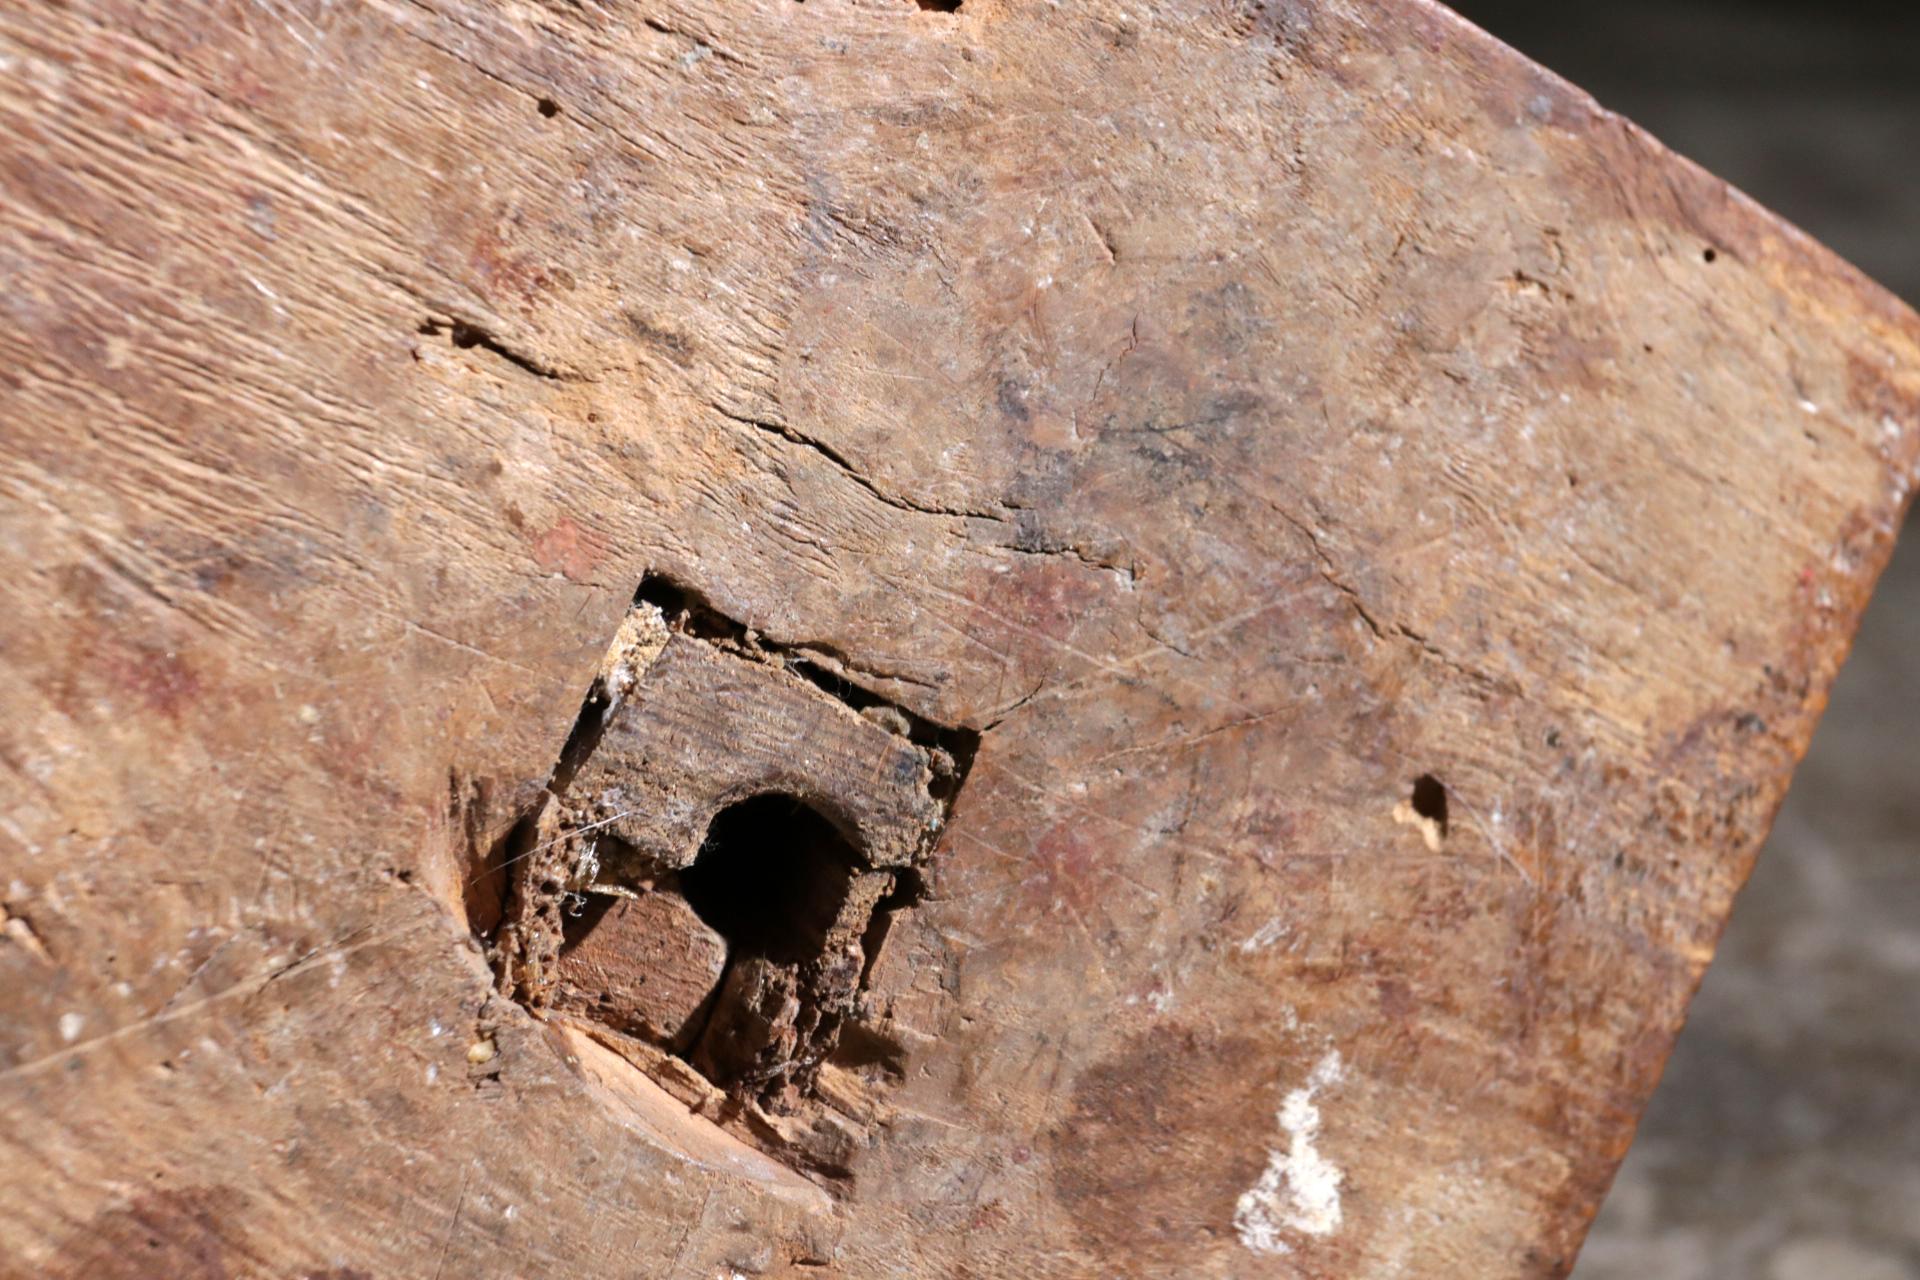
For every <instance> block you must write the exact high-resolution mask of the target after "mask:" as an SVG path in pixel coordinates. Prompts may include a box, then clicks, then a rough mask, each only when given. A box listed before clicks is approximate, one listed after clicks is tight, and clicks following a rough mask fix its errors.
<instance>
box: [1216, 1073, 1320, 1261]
mask: <svg viewBox="0 0 1920 1280" xmlns="http://www.w3.org/2000/svg"><path fill="white" fill-rule="evenodd" d="M1345 1078H1346V1070H1345V1067H1344V1066H1343V1065H1342V1064H1341V1061H1340V1052H1339V1050H1337V1049H1333V1050H1329V1051H1328V1052H1327V1054H1326V1056H1325V1057H1323V1058H1321V1059H1320V1062H1319V1064H1318V1065H1317V1066H1315V1067H1314V1069H1313V1071H1312V1073H1311V1074H1310V1075H1309V1076H1308V1077H1307V1082H1306V1084H1305V1085H1303V1086H1301V1087H1300V1088H1298V1089H1294V1090H1292V1091H1291V1092H1289V1093H1288V1094H1287V1096H1286V1098H1285V1100H1284V1101H1282V1102H1281V1104H1280V1110H1279V1112H1278V1113H1277V1115H1276V1117H1275V1118H1276V1119H1277V1120H1278V1121H1279V1123H1280V1128H1281V1130H1282V1131H1283V1132H1284V1133H1285V1134H1286V1135H1287V1146H1286V1149H1285V1150H1284V1151H1282V1150H1270V1151H1268V1153H1267V1167H1266V1168H1265V1169H1264V1170H1263V1171H1262V1172H1261V1174H1260V1178H1259V1181H1257V1182H1255V1183H1254V1184H1253V1185H1252V1186H1251V1187H1248V1188H1247V1189H1246V1191H1245V1192H1243V1193H1242V1194H1241V1196H1240V1199H1239V1201H1238V1203H1236V1204H1235V1206H1234V1211H1233V1227H1234V1230H1235V1231H1237V1232H1238V1233H1239V1235H1240V1243H1241V1244H1243V1245H1245V1246H1246V1247H1247V1248H1249V1249H1251V1250H1252V1251H1253V1252H1255V1253H1268V1254H1284V1253H1291V1252H1292V1251H1293V1248H1292V1246H1291V1245H1289V1244H1288V1243H1287V1241H1286V1239H1285V1236H1286V1235H1287V1233H1289V1232H1298V1233H1300V1234H1302V1235H1309V1236H1325V1235H1331V1234H1333V1233H1334V1232H1335V1231H1337V1230H1339V1229H1340V1184H1341V1182H1342V1181H1343V1180H1344V1178H1345V1175H1344V1174H1343V1173H1341V1171H1340V1170H1339V1169H1338V1168H1337V1167H1335V1166H1334V1164H1333V1163H1332V1162H1331V1161H1329V1160H1328V1159H1327V1158H1326V1157H1325V1156H1323V1155H1321V1154H1320V1151H1319V1148H1318V1147H1317V1146H1316V1145H1315V1143H1316V1142H1317V1141H1318V1140H1319V1137H1320V1108H1319V1107H1317V1106H1315V1105H1314V1096H1315V1095H1316V1094H1317V1093H1319V1092H1320V1091H1321V1090H1323V1089H1326V1088H1328V1087H1330V1086H1332V1085H1336V1084H1338V1083H1340V1081H1342V1080H1343V1079H1345Z"/></svg>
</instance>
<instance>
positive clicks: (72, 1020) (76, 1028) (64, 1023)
mask: <svg viewBox="0 0 1920 1280" xmlns="http://www.w3.org/2000/svg"><path fill="white" fill-rule="evenodd" d="M86 1025H87V1015H86V1014H84V1013H63V1014H61V1015H60V1038H61V1039H62V1040H64V1041H66V1042H67V1043H68V1044H72V1043H73V1042H74V1041H75V1040H78V1039H79V1038H80V1029H81V1028H82V1027H84V1026H86Z"/></svg>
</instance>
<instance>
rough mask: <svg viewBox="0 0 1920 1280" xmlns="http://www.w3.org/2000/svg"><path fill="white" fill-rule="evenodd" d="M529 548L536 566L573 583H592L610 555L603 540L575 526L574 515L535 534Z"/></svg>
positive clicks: (561, 518) (563, 517)
mask: <svg viewBox="0 0 1920 1280" xmlns="http://www.w3.org/2000/svg"><path fill="white" fill-rule="evenodd" d="M529 545H530V546H531V548H532V550H533V562H534V563H535V564H537V565H539V566H540V567H541V568H542V569H544V570H546V572H548V573H558V574H561V575H562V576H564V577H567V578H569V579H571V580H573V581H574V582H586V581H589V580H590V577H591V575H592V573H593V570H594V569H595V567H596V566H598V565H599V563H600V562H601V561H602V560H604V559H606V554H607V553H606V549H605V548H604V547H602V546H601V545H600V540H599V539H598V538H596V537H595V536H594V535H593V534H592V533H589V532H587V531H586V530H584V529H582V528H581V527H580V526H579V525H577V524H575V523H574V521H573V517H572V516H561V517H560V519H559V520H557V521H555V522H554V524H553V527H552V528H550V529H548V530H547V531H546V532H544V533H540V534H536V535H534V537H533V538H532V540H531V542H530V544H529Z"/></svg>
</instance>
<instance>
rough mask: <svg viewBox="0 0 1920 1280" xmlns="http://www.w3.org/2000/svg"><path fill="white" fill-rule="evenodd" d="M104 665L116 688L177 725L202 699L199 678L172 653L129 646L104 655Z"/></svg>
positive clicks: (109, 678)
mask: <svg viewBox="0 0 1920 1280" xmlns="http://www.w3.org/2000/svg"><path fill="white" fill-rule="evenodd" d="M101 665H102V667H103V668H104V672H105V674H106V676H107V679H108V680H110V681H111V682H112V683H113V685H114V687H115V688H117V689H120V690H122V691H124V692H126V693H130V694H132V695H134V696H135V697H137V698H139V699H140V701H141V702H143V703H144V704H146V706H147V707H148V709H150V710H153V711H157V712H159V713H160V714H161V715H163V716H166V717H167V718H168V719H169V720H173V721H176V722H177V721H178V720H179V719H180V713H181V712H182V711H183V710H185V709H186V707H187V705H188V704H189V703H191V702H193V701H194V700H195V699H196V698H198V697H199V696H200V677H199V676H198V675H196V674H195V673H194V671H193V669H192V668H191V667H189V666H188V665H187V664H186V662H185V660H184V659H182V658H181V657H180V655H179V654H177V653H174V652H173V651H172V650H161V649H145V648H135V647H133V646H127V647H126V648H121V649H116V650H114V651H112V652H110V653H108V654H106V655H104V657H103V659H102V663H101Z"/></svg>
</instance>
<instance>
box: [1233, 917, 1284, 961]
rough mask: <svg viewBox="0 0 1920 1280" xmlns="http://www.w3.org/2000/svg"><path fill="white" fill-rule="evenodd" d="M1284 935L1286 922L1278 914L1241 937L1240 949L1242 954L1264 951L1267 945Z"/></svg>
mask: <svg viewBox="0 0 1920 1280" xmlns="http://www.w3.org/2000/svg"><path fill="white" fill-rule="evenodd" d="M1286 936H1287V922H1286V921H1284V920H1282V919H1281V918H1280V917H1279V916H1275V917H1274V918H1273V919H1271V920H1269V921H1267V922H1266V923H1265V924H1263V925H1261V926H1260V927H1259V928H1258V929H1255V930H1254V931H1253V932H1252V933H1250V934H1248V935H1247V936H1246V937H1245V938H1244V939H1242V940H1241V942H1240V950H1241V952H1242V953H1243V954H1247V953H1251V952H1255V951H1265V950H1266V949H1267V948H1268V947H1270V946H1272V945H1273V944H1274V943H1276V942H1278V941H1280V939H1282V938H1284V937H1286Z"/></svg>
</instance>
